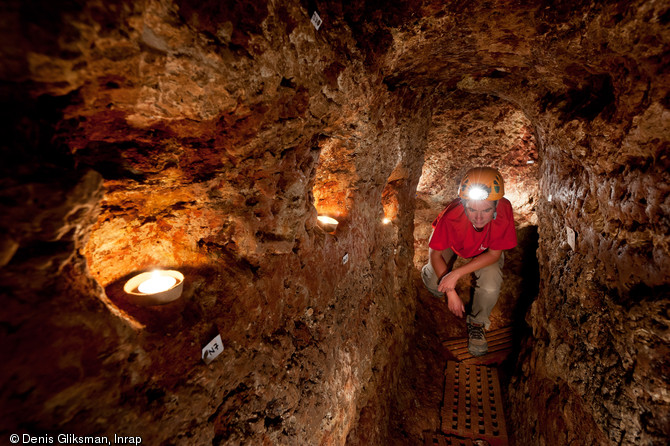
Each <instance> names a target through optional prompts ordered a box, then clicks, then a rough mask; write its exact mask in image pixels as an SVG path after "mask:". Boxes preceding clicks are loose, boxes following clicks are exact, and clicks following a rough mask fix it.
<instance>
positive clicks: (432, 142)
mask: <svg viewBox="0 0 670 446" xmlns="http://www.w3.org/2000/svg"><path fill="white" fill-rule="evenodd" d="M424 159H425V161H424V165H423V170H422V174H421V178H420V179H419V184H418V186H417V193H416V213H415V219H414V227H415V230H414V243H415V245H414V248H415V249H414V264H415V267H416V268H417V269H418V270H421V268H422V267H423V265H424V264H426V263H427V261H428V242H429V239H430V236H431V232H432V227H431V223H432V222H433V220H434V219H435V218H436V217H437V215H438V214H439V213H440V212H441V211H442V210H443V209H444V208H445V207H446V206H447V205H448V204H449V202H451V200H453V199H454V198H456V197H457V190H458V185H459V182H460V179H461V178H462V176H463V174H464V173H465V172H466V171H467V170H468V169H470V168H471V167H476V166H491V167H495V168H497V169H499V170H500V172H501V174H502V175H503V178H504V180H505V197H506V198H507V199H508V200H510V202H511V203H512V208H513V210H514V219H515V223H516V229H517V238H518V245H517V247H516V248H514V249H511V250H508V251H507V252H505V266H504V268H503V276H504V279H503V285H502V289H501V294H500V298H499V300H498V303H497V304H496V307H495V308H494V310H493V313H492V314H491V327H490V329H496V328H501V327H506V326H512V325H516V324H517V323H518V324H523V318H524V314H525V311H526V310H527V308H528V306H529V305H530V302H532V300H533V299H534V298H535V296H537V292H538V284H539V279H538V277H539V270H538V265H537V258H536V255H535V250H536V249H537V239H538V235H537V216H536V215H535V204H536V203H537V200H538V193H539V192H538V163H537V161H538V152H537V144H536V141H535V137H534V133H533V130H532V124H531V123H530V121H529V120H528V118H526V117H525V115H524V114H523V112H522V111H521V110H519V109H518V108H516V107H515V106H514V105H513V104H511V103H509V102H507V101H504V100H502V99H499V98H496V97H493V96H488V95H475V94H470V93H465V92H460V91H457V92H454V93H453V94H451V95H449V96H448V97H447V98H446V99H445V100H443V101H442V102H441V103H440V104H439V105H438V107H437V108H436V109H435V110H434V113H433V119H432V125H431V129H430V131H429V133H428V139H427V150H426V153H425V157H424ZM463 263H465V262H464V261H463V260H462V259H458V260H457V263H456V266H458V265H460V264H463ZM460 282H461V283H459V286H458V288H457V292H459V295H460V296H461V297H462V298H466V297H468V296H470V294H471V291H472V287H471V283H470V282H469V281H468V278H463V279H462V280H461V281H460ZM454 322H456V320H454ZM443 325H444V327H442V328H440V330H442V331H443V332H442V333H441V336H442V337H443V338H444V339H446V338H451V337H454V336H459V335H461V334H462V329H463V327H461V325H464V323H461V324H458V323H451V321H449V323H446V321H445V323H444V324H443Z"/></svg>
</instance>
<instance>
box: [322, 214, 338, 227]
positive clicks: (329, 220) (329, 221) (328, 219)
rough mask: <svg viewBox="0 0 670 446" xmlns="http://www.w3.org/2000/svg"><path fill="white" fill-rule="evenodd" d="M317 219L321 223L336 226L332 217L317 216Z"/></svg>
mask: <svg viewBox="0 0 670 446" xmlns="http://www.w3.org/2000/svg"><path fill="white" fill-rule="evenodd" d="M317 218H318V219H319V221H320V222H321V223H326V224H330V225H336V224H337V220H335V219H334V218H332V217H327V216H325V215H319V216H318V217H317Z"/></svg>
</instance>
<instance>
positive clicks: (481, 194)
mask: <svg viewBox="0 0 670 446" xmlns="http://www.w3.org/2000/svg"><path fill="white" fill-rule="evenodd" d="M488 196H489V193H488V192H486V190H484V188H483V187H479V186H472V187H471V188H470V190H469V191H468V198H469V199H470V200H486V197H488Z"/></svg>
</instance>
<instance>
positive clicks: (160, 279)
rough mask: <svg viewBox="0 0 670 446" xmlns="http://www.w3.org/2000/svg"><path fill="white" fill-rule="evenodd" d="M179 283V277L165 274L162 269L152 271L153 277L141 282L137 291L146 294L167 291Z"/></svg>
mask: <svg viewBox="0 0 670 446" xmlns="http://www.w3.org/2000/svg"><path fill="white" fill-rule="evenodd" d="M175 283H177V279H176V278H174V277H172V276H165V275H162V274H161V273H160V271H154V272H152V273H151V278H150V279H148V280H145V281H144V282H142V283H140V286H139V287H137V291H139V292H140V293H144V294H156V293H162V292H163V291H167V290H169V289H170V288H172V287H173V286H174V284H175Z"/></svg>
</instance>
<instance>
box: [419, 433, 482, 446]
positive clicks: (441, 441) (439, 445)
mask: <svg viewBox="0 0 670 446" xmlns="http://www.w3.org/2000/svg"><path fill="white" fill-rule="evenodd" d="M423 446H475V443H473V442H472V440H471V439H469V438H457V437H448V436H446V435H441V434H425V435H424V437H423Z"/></svg>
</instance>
